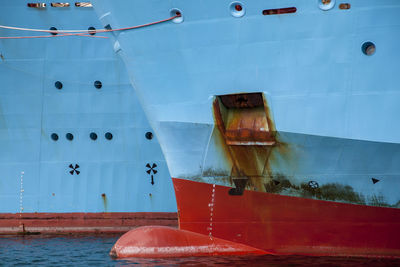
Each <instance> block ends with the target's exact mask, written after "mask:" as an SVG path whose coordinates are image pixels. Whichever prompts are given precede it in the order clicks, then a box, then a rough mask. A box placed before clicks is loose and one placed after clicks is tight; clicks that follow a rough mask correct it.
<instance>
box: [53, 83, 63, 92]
mask: <svg viewBox="0 0 400 267" xmlns="http://www.w3.org/2000/svg"><path fill="white" fill-rule="evenodd" d="M54 86H55V87H56V88H57V89H58V90H61V89H62V88H63V84H62V82H60V81H56V82H55V83H54Z"/></svg>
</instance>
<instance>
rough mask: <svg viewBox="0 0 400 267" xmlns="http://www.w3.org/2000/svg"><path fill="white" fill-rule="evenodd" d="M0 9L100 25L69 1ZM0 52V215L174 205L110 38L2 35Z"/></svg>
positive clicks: (61, 25)
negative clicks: (58, 85) (60, 4)
mask: <svg viewBox="0 0 400 267" xmlns="http://www.w3.org/2000/svg"><path fill="white" fill-rule="evenodd" d="M0 6H1V9H0V13H1V14H0V24H1V25H7V26H16V27H25V28H39V29H46V30H47V29H49V28H50V27H56V28H57V29H87V28H88V27H94V28H96V29H99V28H101V25H99V23H98V20H97V18H96V15H95V12H94V10H93V8H83V7H76V6H74V3H71V6H70V7H65V8H62V7H58V8H57V7H51V6H50V2H49V3H47V7H46V8H44V9H37V8H29V7H27V1H2V3H1V4H0ZM33 35H50V34H49V33H35V32H33V33H32V32H22V31H11V30H5V29H0V36H3V37H4V36H33ZM97 35H99V34H97ZM0 53H1V59H0V81H1V86H0V168H1V174H0V213H19V212H23V213H34V212H38V213H69V212H175V211H176V202H175V196H174V192H173V187H172V182H171V179H170V175H169V173H168V169H167V166H166V163H165V159H164V157H163V155H162V152H161V150H160V147H159V144H158V141H157V139H156V138H155V137H154V138H153V139H151V140H150V139H147V138H146V137H145V134H146V132H152V130H151V128H150V126H149V124H148V122H147V119H146V117H145V115H144V113H143V111H142V108H141V107H140V105H139V103H138V101H137V97H136V95H135V93H134V90H133V88H132V87H131V85H130V83H129V80H128V75H127V74H126V71H125V67H124V66H123V64H122V63H121V60H120V59H118V58H117V57H116V56H115V54H114V52H113V50H112V49H111V47H110V45H109V40H107V39H101V38H90V37H77V36H70V37H55V38H38V39H3V40H0ZM57 81H59V82H61V83H62V88H61V89H57V88H56V86H55V83H56V82H57ZM95 81H100V82H101V83H102V87H101V88H100V89H97V88H96V87H95V86H94V82H95ZM67 133H71V134H72V135H73V139H72V140H71V141H70V140H68V139H67V138H66V134H67ZM91 133H95V134H96V135H97V139H96V140H92V139H91V136H90V134H91ZM106 133H111V134H112V138H111V139H110V140H108V139H107V138H106V136H105V134H106ZM52 134H57V136H58V140H56V141H55V140H53V139H52ZM92 137H93V135H92ZM108 137H110V136H109V135H108ZM71 164H72V165H71ZM147 164H150V167H152V166H153V164H156V165H157V167H155V168H154V169H155V170H156V172H157V173H154V172H153V171H152V172H151V173H150V174H149V173H147V172H146V171H148V170H149V168H148V167H146V165H147ZM70 165H71V166H72V168H71V167H70ZM78 166H79V167H78ZM74 169H75V170H74ZM78 172H79V174H78ZM152 176H153V182H154V184H152V183H151V181H152Z"/></svg>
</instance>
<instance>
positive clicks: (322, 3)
mask: <svg viewBox="0 0 400 267" xmlns="http://www.w3.org/2000/svg"><path fill="white" fill-rule="evenodd" d="M318 6H319V8H320V9H321V10H324V11H326V10H329V9H332V8H333V7H334V6H335V0H318Z"/></svg>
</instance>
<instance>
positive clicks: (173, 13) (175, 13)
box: [169, 8, 183, 23]
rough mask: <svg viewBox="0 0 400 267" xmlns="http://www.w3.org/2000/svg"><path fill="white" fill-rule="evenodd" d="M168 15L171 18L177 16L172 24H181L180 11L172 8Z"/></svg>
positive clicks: (181, 16)
mask: <svg viewBox="0 0 400 267" xmlns="http://www.w3.org/2000/svg"><path fill="white" fill-rule="evenodd" d="M169 15H170V16H171V17H175V16H177V17H176V18H174V19H173V20H172V22H174V23H182V22H183V15H182V11H181V10H179V9H177V8H173V9H171V10H170V12H169Z"/></svg>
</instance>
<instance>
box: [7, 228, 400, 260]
mask: <svg viewBox="0 0 400 267" xmlns="http://www.w3.org/2000/svg"><path fill="white" fill-rule="evenodd" d="M118 237H119V236H117V235H107V236H104V235H102V236H100V235H92V236H42V235H37V236H3V237H0V266H28V265H29V266H131V265H132V266H245V265H246V266H400V259H394V258H392V259H388V258H357V257H307V256H271V255H267V256H235V257H232V256H229V257H191V258H170V259H138V258H135V259H122V260H114V259H111V258H110V257H109V255H108V253H109V251H110V249H111V247H112V246H113V244H114V243H115V242H116V241H117V239H118Z"/></svg>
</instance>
